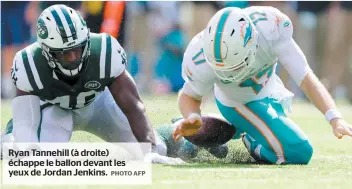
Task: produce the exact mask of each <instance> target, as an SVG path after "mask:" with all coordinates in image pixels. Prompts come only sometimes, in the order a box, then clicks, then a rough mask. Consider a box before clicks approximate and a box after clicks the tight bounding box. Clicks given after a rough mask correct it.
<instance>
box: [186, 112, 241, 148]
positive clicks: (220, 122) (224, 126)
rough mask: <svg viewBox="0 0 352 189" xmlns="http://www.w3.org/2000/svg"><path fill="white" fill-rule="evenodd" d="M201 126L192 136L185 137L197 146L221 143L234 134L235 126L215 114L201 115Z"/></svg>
mask: <svg viewBox="0 0 352 189" xmlns="http://www.w3.org/2000/svg"><path fill="white" fill-rule="evenodd" d="M202 122H203V124H202V127H201V128H200V129H199V131H198V132H197V133H196V134H195V135H192V136H185V138H186V139H187V140H188V141H190V142H192V143H193V144H195V145H197V146H203V147H210V146H214V145H222V144H225V143H227V142H228V141H229V140H231V139H232V138H233V137H234V136H235V134H236V128H235V127H234V126H232V125H231V124H230V123H229V122H227V121H226V120H225V119H224V118H221V117H219V116H217V115H202Z"/></svg>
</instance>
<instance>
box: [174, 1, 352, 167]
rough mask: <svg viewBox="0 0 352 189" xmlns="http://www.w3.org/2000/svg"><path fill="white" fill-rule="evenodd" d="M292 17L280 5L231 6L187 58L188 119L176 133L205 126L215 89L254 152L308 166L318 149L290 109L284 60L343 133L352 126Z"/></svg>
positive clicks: (183, 107) (184, 109)
mask: <svg viewBox="0 0 352 189" xmlns="http://www.w3.org/2000/svg"><path fill="white" fill-rule="evenodd" d="M292 32H293V28H292V23H291V21H290V19H289V18H288V17H287V16H286V15H285V14H283V13H281V12H280V11H279V10H277V9H275V8H273V7H259V6H258V7H249V8H246V9H240V8H225V9H222V10H220V11H218V12H217V13H216V14H215V15H214V16H213V17H212V18H211V20H210V21H209V23H208V25H207V26H206V28H205V29H204V30H203V31H202V32H201V33H199V34H198V35H197V36H195V37H194V38H193V39H192V41H191V42H190V44H189V45H188V47H187V49H186V52H185V54H184V59H183V64H182V67H183V77H184V79H185V81H186V82H185V85H184V86H183V88H182V90H181V92H180V95H179V99H178V105H179V109H180V111H181V113H182V115H183V117H184V121H183V122H181V123H180V124H179V125H178V126H177V129H176V130H175V132H174V133H173V136H174V138H175V140H178V139H180V137H182V136H190V135H193V134H194V133H196V132H197V129H195V126H198V127H200V126H201V124H202V121H201V119H200V116H199V114H200V112H201V110H200V104H201V101H202V96H204V95H206V94H207V93H209V92H211V91H212V90H214V93H215V97H216V103H217V106H218V108H219V110H220V112H221V113H222V115H223V116H224V117H225V118H226V119H227V120H228V121H229V122H230V123H231V124H232V125H234V126H235V127H236V129H238V130H242V131H243V132H245V133H244V135H242V140H243V142H244V145H245V147H246V148H247V149H248V151H249V153H250V154H251V156H252V157H253V158H254V159H255V160H258V161H263V162H266V163H271V164H307V163H309V161H310V159H311V156H312V153H313V148H312V145H311V143H310V142H309V140H308V138H307V136H306V135H305V134H304V133H303V131H302V130H301V129H300V128H299V127H298V126H297V125H296V124H295V123H294V122H292V121H291V120H290V119H289V118H288V117H287V116H286V114H285V112H284V109H285V107H290V102H291V99H292V97H293V94H292V93H291V92H290V91H288V90H287V89H286V88H285V87H284V85H283V83H282V82H281V80H280V79H279V77H278V76H277V75H276V74H275V69H276V66H277V64H278V63H279V64H282V65H283V67H284V68H285V69H286V70H287V71H288V72H289V74H290V76H291V77H292V78H293V79H294V81H295V82H296V83H297V85H299V86H300V87H301V89H302V90H303V91H304V93H305V94H306V95H307V96H308V97H309V98H310V99H311V101H312V102H313V104H314V105H315V106H316V107H317V108H318V109H319V110H320V111H321V112H322V113H323V114H325V117H326V119H327V120H328V122H329V123H330V124H331V126H332V130H333V133H334V134H335V136H336V137H338V138H342V137H343V136H344V135H349V136H352V128H351V126H350V125H349V124H348V123H346V121H345V120H344V119H343V118H342V116H341V114H340V113H339V112H338V110H337V109H336V106H335V103H334V100H333V99H332V98H331V96H330V95H329V93H328V92H327V90H326V89H325V88H324V87H323V85H322V84H321V83H320V81H319V80H318V79H317V77H316V76H315V75H314V73H313V72H312V70H311V68H310V67H309V65H308V63H307V61H306V58H305V55H304V54H303V52H302V51H301V50H300V48H299V47H298V46H297V44H296V43H295V41H294V40H293V38H292Z"/></svg>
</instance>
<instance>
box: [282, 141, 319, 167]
mask: <svg viewBox="0 0 352 189" xmlns="http://www.w3.org/2000/svg"><path fill="white" fill-rule="evenodd" d="M312 155H313V147H312V145H311V144H310V142H309V141H308V140H307V141H304V142H302V143H300V144H296V145H294V146H292V151H291V153H290V155H289V157H287V164H305V165H306V164H308V163H309V162H310V160H311V158H312Z"/></svg>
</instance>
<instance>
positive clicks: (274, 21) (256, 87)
mask: <svg viewBox="0 0 352 189" xmlns="http://www.w3.org/2000/svg"><path fill="white" fill-rule="evenodd" d="M244 10H245V11H246V12H247V13H248V17H249V18H250V19H251V20H252V21H253V23H254V25H255V26H256V30H257V32H258V35H259V38H258V45H259V47H258V50H257V55H256V62H255V65H256V67H255V69H254V70H253V71H252V72H251V73H250V75H249V77H248V79H247V80H245V81H244V82H241V83H236V82H229V81H222V80H220V79H219V78H218V77H216V75H215V73H214V70H213V69H212V68H211V67H210V66H209V65H208V64H207V62H206V60H205V58H204V54H203V43H202V37H203V32H201V33H199V34H198V35H196V36H195V37H194V38H193V39H192V40H191V42H190V44H189V45H188V47H187V49H186V52H185V54H184V59H183V63H182V68H183V69H182V75H183V78H184V79H185V81H186V83H185V85H184V88H183V91H184V92H185V93H186V94H189V95H191V96H193V97H195V98H199V97H201V96H204V95H206V94H208V93H209V92H211V90H212V89H214V93H215V96H216V98H217V99H218V100H219V101H220V102H221V103H223V104H224V105H226V106H230V107H235V106H238V105H242V104H245V103H248V102H251V101H254V100H260V99H263V98H266V97H271V98H274V99H277V100H278V101H280V102H283V101H286V100H289V101H288V102H290V99H291V98H292V97H293V94H292V93H291V92H290V91H288V90H287V89H286V88H285V87H284V85H283V83H282V82H281V80H280V78H279V77H278V76H277V75H276V74H275V70H276V66H277V63H278V58H279V57H281V56H284V54H285V49H284V48H287V47H288V45H286V44H290V45H292V41H293V39H292V31H293V28H292V23H291V21H290V19H289V18H288V17H287V16H286V15H285V14H283V13H281V12H280V11H279V10H277V9H276V8H273V7H259V6H257V7H249V8H246V9H244ZM294 44H295V43H294ZM296 51H297V50H296V49H295V52H296ZM297 52H301V51H300V50H299V51H297ZM296 54H297V53H296ZM299 55H300V56H303V58H302V60H301V59H300V60H299V61H301V62H302V63H298V64H297V65H289V66H287V63H285V65H284V67H285V68H286V69H288V71H289V72H290V71H292V70H294V71H293V72H299V73H300V74H295V73H293V74H290V75H291V76H292V77H293V79H294V80H295V81H296V82H297V83H299V82H301V80H302V79H303V78H302V75H305V74H306V73H307V72H308V71H309V66H307V63H306V60H305V57H304V55H303V53H300V54H299ZM302 65H303V66H302ZM297 66H299V68H296V67H297ZM307 67H308V68H307Z"/></svg>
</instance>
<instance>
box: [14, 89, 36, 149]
mask: <svg viewBox="0 0 352 189" xmlns="http://www.w3.org/2000/svg"><path fill="white" fill-rule="evenodd" d="M12 116H13V118H12V121H13V130H12V134H13V137H14V140H15V142H39V136H38V134H37V131H38V127H39V125H40V118H41V115H40V100H39V97H37V96H35V95H31V94H30V93H27V92H24V91H21V90H19V89H17V90H16V97H15V98H14V99H13V100H12Z"/></svg>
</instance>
